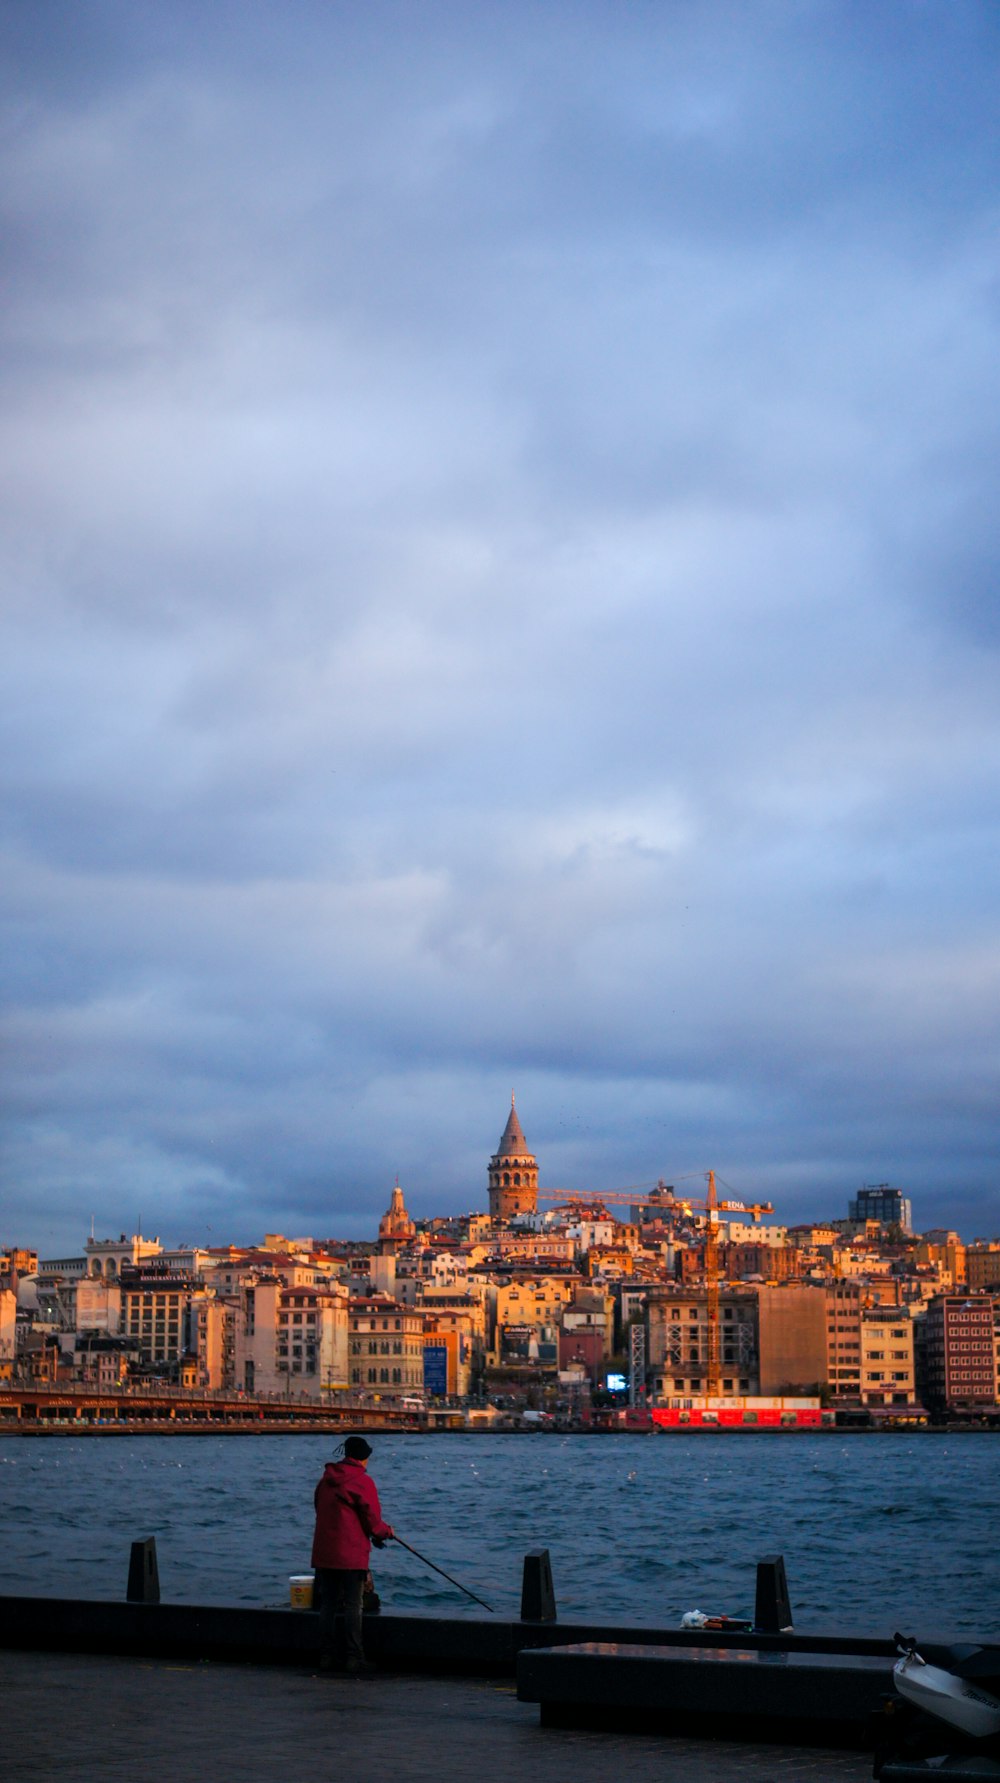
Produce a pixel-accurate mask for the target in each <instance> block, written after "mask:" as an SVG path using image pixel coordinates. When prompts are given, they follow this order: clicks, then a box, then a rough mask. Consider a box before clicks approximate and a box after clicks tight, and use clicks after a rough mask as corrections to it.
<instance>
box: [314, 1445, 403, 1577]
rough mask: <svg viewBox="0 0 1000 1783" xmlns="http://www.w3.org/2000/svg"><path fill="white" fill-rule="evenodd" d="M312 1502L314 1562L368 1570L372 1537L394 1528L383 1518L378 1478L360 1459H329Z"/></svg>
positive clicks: (387, 1534) (381, 1535)
mask: <svg viewBox="0 0 1000 1783" xmlns="http://www.w3.org/2000/svg"><path fill="white" fill-rule="evenodd" d="M313 1503H314V1504H315V1506H316V1533H315V1535H314V1536H313V1545H312V1565H313V1566H330V1567H334V1568H337V1569H341V1570H346V1571H349V1572H367V1570H368V1557H369V1554H370V1553H371V1539H372V1537H374V1538H375V1539H376V1540H380V1539H382V1538H383V1537H388V1536H389V1535H391V1533H392V1531H391V1529H390V1527H389V1524H388V1523H386V1522H384V1521H383V1518H382V1508H381V1506H380V1504H379V1501H378V1493H377V1492H376V1490H375V1481H374V1480H370V1479H369V1478H368V1475H367V1473H366V1472H365V1470H364V1468H363V1467H362V1465H361V1463H360V1461H350V1460H345V1461H328V1462H327V1464H326V1467H325V1468H324V1470H323V1478H322V1479H321V1480H320V1482H319V1485H318V1486H317V1487H316V1491H315V1493H314V1494H313Z"/></svg>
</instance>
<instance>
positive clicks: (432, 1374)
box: [424, 1343, 448, 1399]
mask: <svg viewBox="0 0 1000 1783" xmlns="http://www.w3.org/2000/svg"><path fill="white" fill-rule="evenodd" d="M424 1392H425V1393H429V1394H430V1396H431V1398H432V1399H446V1398H447V1396H448V1348H447V1345H446V1344H443V1343H425V1344H424Z"/></svg>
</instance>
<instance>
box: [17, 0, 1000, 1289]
mask: <svg viewBox="0 0 1000 1783" xmlns="http://www.w3.org/2000/svg"><path fill="white" fill-rule="evenodd" d="M0 31H2V45H0V48H2V64H3V76H2V79H3V87H2V92H3V133H2V163H3V164H2V178H0V187H2V192H3V200H2V208H3V225H4V237H5V242H6V246H5V250H4V261H5V265H6V268H7V282H6V291H5V296H4V299H3V316H2V329H3V349H4V350H3V355H2V363H3V370H2V378H3V395H4V401H3V404H2V419H0V453H2V474H0V515H2V526H0V531H2V544H0V553H2V554H0V574H2V586H3V639H2V655H3V670H2V674H3V688H2V702H0V704H2V710H0V723H2V727H3V741H2V762H3V774H4V783H5V796H4V830H3V850H4V859H3V871H2V899H3V908H4V920H5V927H6V944H5V949H4V1029H5V1068H4V1100H5V1116H4V1132H5V1140H4V1159H3V1191H2V1192H3V1200H2V1204H0V1242H11V1241H20V1242H34V1243H36V1244H38V1246H39V1247H40V1248H41V1249H42V1250H43V1251H44V1252H46V1253H49V1254H51V1253H52V1252H53V1251H55V1250H60V1249H64V1248H67V1247H69V1248H71V1249H79V1247H80V1245H81V1244H82V1241H83V1238H84V1237H85V1236H86V1234H87V1232H89V1230H90V1222H91V1217H92V1216H93V1218H94V1220H95V1225H96V1230H97V1233H98V1235H99V1236H101V1235H103V1234H105V1233H108V1232H115V1233H117V1232H118V1231H119V1230H126V1229H128V1230H133V1229H135V1227H136V1225H137V1224H138V1223H139V1222H140V1221H141V1224H142V1228H143V1229H144V1230H145V1231H146V1232H147V1233H154V1232H155V1233H159V1234H160V1235H161V1236H162V1237H163V1238H164V1240H165V1241H171V1242H172V1241H180V1240H187V1241H189V1242H196V1241H197V1242H201V1243H204V1242H206V1240H208V1241H209V1242H214V1243H220V1242H223V1241H224V1240H228V1239H229V1238H233V1239H236V1240H248V1239H251V1238H255V1237H257V1236H259V1235H260V1234H261V1233H262V1232H263V1231H265V1230H279V1231H284V1232H286V1233H290V1234H300V1233H313V1234H315V1235H323V1236H325V1235H328V1234H333V1233H339V1234H342V1235H345V1236H363V1235H365V1234H367V1233H368V1232H370V1231H371V1229H372V1223H373V1221H374V1219H375V1218H376V1217H377V1215H378V1213H379V1212H380V1211H381V1210H382V1209H383V1208H384V1207H385V1205H386V1204H387V1201H388V1196H389V1191H390V1189H391V1186H392V1183H393V1180H394V1178H395V1176H396V1175H397V1173H398V1175H399V1178H400V1181H401V1182H402V1184H403V1187H404V1191H405V1193H406V1197H407V1201H408V1204H409V1206H410V1208H411V1210H412V1211H413V1212H415V1213H416V1214H417V1215H427V1214H430V1213H433V1212H445V1211H449V1210H456V1209H464V1208H468V1207H471V1206H484V1205H485V1200H486V1193H485V1190H486V1162H487V1159H488V1156H489V1154H490V1152H491V1151H492V1150H493V1149H494V1147H495V1145H496V1142H497V1140H498V1138H499V1135H500V1132H501V1129H502V1127H503V1125H504V1121H505V1119H506V1115H507V1110H508V1108H509V1099H510V1092H511V1089H512V1088H513V1089H515V1090H516V1092H517V1106H518V1111H519V1113H520V1115H521V1118H522V1121H523V1124H524V1127H525V1131H526V1133H527V1136H528V1139H529V1142H530V1143H531V1145H532V1147H533V1149H534V1151H535V1152H536V1153H537V1155H538V1158H539V1164H540V1171H541V1179H542V1182H543V1183H544V1184H545V1185H546V1186H549V1187H554V1188H559V1187H573V1188H576V1189H581V1190H582V1189H601V1188H604V1189H611V1188H618V1187H624V1186H627V1185H634V1184H648V1183H651V1182H653V1181H654V1180H655V1179H656V1178H657V1177H660V1176H664V1177H666V1178H667V1179H669V1180H676V1179H678V1178H680V1177H687V1175H688V1173H697V1172H699V1171H704V1170H706V1169H707V1168H708V1167H709V1166H714V1167H715V1168H716V1169H717V1170H718V1171H719V1172H720V1173H721V1175H722V1177H723V1178H724V1180H725V1182H726V1183H727V1184H728V1185H729V1187H730V1189H731V1190H732V1192H733V1193H734V1194H737V1195H742V1196H745V1197H746V1198H748V1199H749V1198H757V1197H760V1196H764V1195H769V1196H770V1198H771V1199H772V1200H773V1201H774V1203H775V1207H776V1210H777V1215H778V1216H779V1217H781V1218H783V1219H786V1220H795V1219H803V1218H808V1217H811V1216H813V1215H822V1214H831V1213H832V1214H842V1213H846V1210H847V1200H848V1197H849V1196H850V1195H851V1194H853V1193H855V1192H856V1190H857V1188H858V1186H859V1185H860V1184H861V1183H863V1182H883V1181H889V1182H892V1183H893V1184H895V1185H897V1186H900V1187H903V1188H904V1189H906V1190H907V1191H908V1192H909V1193H910V1194H911V1195H912V1197H913V1199H914V1203H915V1215H916V1221H917V1224H918V1225H920V1226H923V1227H928V1226H932V1225H955V1226H957V1227H958V1229H959V1230H960V1231H962V1232H963V1233H964V1234H965V1235H966V1236H967V1237H971V1236H973V1235H975V1234H977V1233H981V1234H996V1233H997V1232H998V1230H1000V1196H998V1181H1000V1173H998V1146H997V1139H998V1064H1000V1033H998V1027H1000V1020H998V1011H1000V953H998V929H1000V924H998V908H1000V901H998V877H1000V865H998V863H1000V835H998V830H1000V814H998V798H997V783H998V768H1000V697H998V693H1000V678H998V667H1000V601H998V575H997V571H998V564H1000V550H998V545H997V518H996V512H997V494H996V491H997V485H998V471H1000V356H998V351H997V348H998V334H1000V326H998V325H1000V276H998V273H1000V255H998V221H1000V196H998V193H1000V186H998V180H997V174H998V159H1000V156H998V138H1000V128H998V112H997V103H996V96H997V90H998V86H997V79H998V64H1000V15H998V12H997V9H996V7H995V6H994V5H992V4H989V3H986V0H984V3H983V4H974V3H965V0H939V3H937V4H933V3H926V4H921V3H920V0H898V3H897V0H884V3H882V4H879V5H872V4H870V3H869V0H856V3H838V0H828V3H822V0H773V3H771V0H760V3H759V4H757V3H754V4H750V3H749V0H746V3H743V4H726V3H725V0H711V3H709V0H702V3H700V4H696V3H694V0H658V3H656V4H654V3H652V0H574V3H572V4H570V3H569V0H551V3H546V0H530V3H529V0H479V3H478V4H476V5H474V6H470V5H469V4H468V0H456V3H454V4H452V3H441V4H438V3H435V0H420V3H419V4H417V3H416V0H405V3H399V4H393V3H391V0H366V4H364V5H360V4H355V3H354V0H350V3H348V0H322V3H321V0H316V3H315V4H312V3H310V0H239V3H238V4H237V3H236V0H232V3H228V0H217V3H215V4H213V5H211V6H205V5H203V4H201V3H200V0H198V3H195V0H142V3H139V4H136V0H120V3H104V0H65V3H58V0H33V4H31V5H23V6H21V5H18V6H8V7H6V8H4V9H3V14H2V19H0ZM991 491H993V493H992V495H991ZM689 1187H690V1185H689ZM690 1192H692V1193H694V1192H696V1187H691V1188H690Z"/></svg>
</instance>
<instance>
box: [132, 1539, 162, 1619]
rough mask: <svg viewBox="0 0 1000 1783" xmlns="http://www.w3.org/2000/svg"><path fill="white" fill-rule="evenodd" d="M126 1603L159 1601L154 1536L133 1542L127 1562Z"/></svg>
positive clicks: (158, 1576)
mask: <svg viewBox="0 0 1000 1783" xmlns="http://www.w3.org/2000/svg"><path fill="white" fill-rule="evenodd" d="M125 1598H126V1602H128V1603H159V1601H160V1575H159V1572H158V1570H157V1565H156V1537H155V1535H151V1536H148V1537H147V1539H146V1540H145V1541H144V1542H133V1543H132V1552H131V1554H130V1556H129V1563H128V1590H127V1591H126V1593H125Z"/></svg>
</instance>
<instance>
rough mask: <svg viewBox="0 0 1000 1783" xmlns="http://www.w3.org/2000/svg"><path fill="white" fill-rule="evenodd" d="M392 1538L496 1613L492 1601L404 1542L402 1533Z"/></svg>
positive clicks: (485, 1607)
mask: <svg viewBox="0 0 1000 1783" xmlns="http://www.w3.org/2000/svg"><path fill="white" fill-rule="evenodd" d="M392 1540H393V1541H394V1542H398V1543H399V1545H400V1547H401V1548H405V1549H406V1552H407V1553H408V1554H413V1555H415V1556H416V1558H417V1559H418V1560H422V1561H423V1563H424V1565H425V1566H429V1567H430V1569H431V1571H432V1572H436V1573H440V1574H441V1577H442V1579H447V1581H448V1583H449V1585H457V1586H458V1589H459V1591H464V1592H465V1595H466V1597H471V1599H472V1601H473V1603H481V1604H482V1606H483V1609H484V1610H489V1612H490V1615H491V1616H492V1615H493V1614H494V1613H495V1612H494V1609H493V1605H492V1604H491V1603H487V1602H486V1600H485V1598H482V1597H477V1596H476V1594H475V1592H474V1591H470V1590H469V1587H468V1585H463V1584H462V1582H461V1580H460V1579H453V1578H452V1576H451V1574H450V1573H446V1572H445V1570H444V1567H443V1566H435V1565H434V1562H433V1560H428V1558H427V1555H426V1554H421V1553H419V1552H418V1550H417V1549H416V1548H411V1547H410V1544H409V1542H404V1540H403V1538H402V1536H401V1535H396V1534H395V1533H394V1534H393V1537H392Z"/></svg>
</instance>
